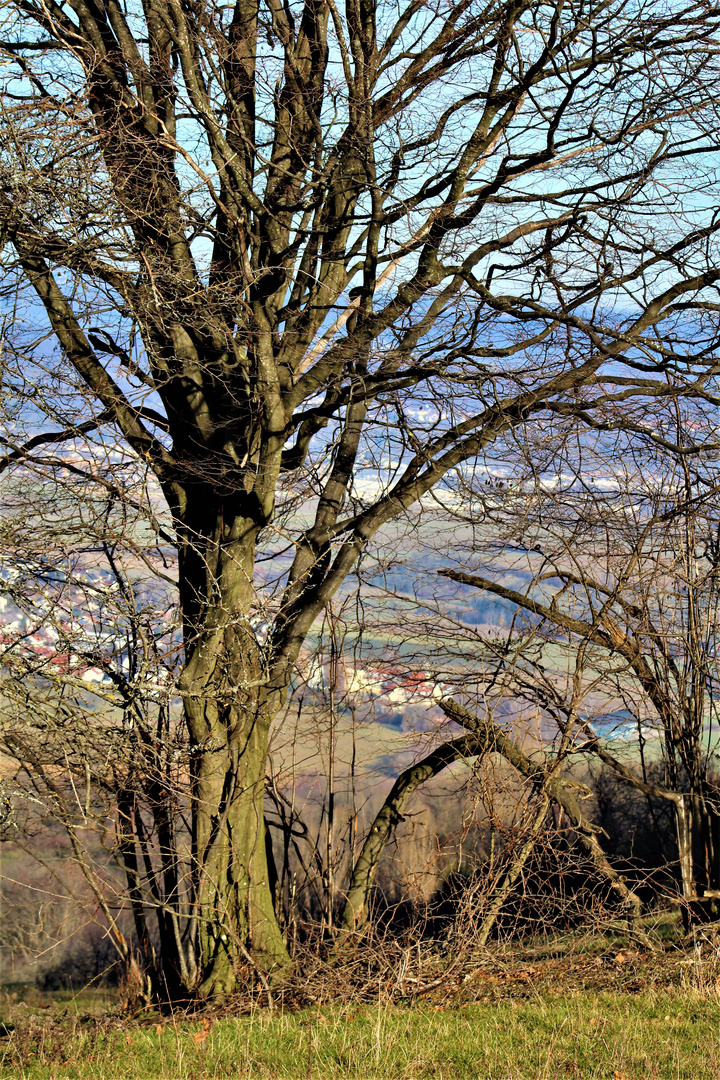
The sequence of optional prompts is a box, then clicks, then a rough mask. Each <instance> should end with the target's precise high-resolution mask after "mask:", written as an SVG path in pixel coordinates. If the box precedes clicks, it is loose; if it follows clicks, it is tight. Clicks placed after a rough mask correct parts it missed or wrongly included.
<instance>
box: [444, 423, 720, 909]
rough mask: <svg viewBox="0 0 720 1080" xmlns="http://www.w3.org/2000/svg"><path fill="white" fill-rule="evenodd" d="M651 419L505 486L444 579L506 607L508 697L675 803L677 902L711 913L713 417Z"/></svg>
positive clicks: (588, 442) (719, 879)
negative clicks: (468, 562)
mask: <svg viewBox="0 0 720 1080" xmlns="http://www.w3.org/2000/svg"><path fill="white" fill-rule="evenodd" d="M711 407H712V408H714V402H712V403H711ZM655 420H656V425H655V428H654V430H647V429H646V430H645V431H642V432H641V431H640V429H639V427H638V429H637V430H636V431H635V432H630V433H628V432H627V431H626V432H623V433H622V435H620V436H617V435H613V436H608V435H605V434H602V435H595V434H593V435H592V437H591V438H589V439H588V438H586V439H585V440H580V441H579V442H576V444H575V453H574V454H572V453H569V452H566V453H565V454H564V455H563V465H562V469H563V471H562V474H561V475H558V474H556V475H555V476H554V477H553V478H552V482H549V477H548V476H547V475H546V477H545V482H544V484H543V482H542V480H541V481H540V482H539V483H538V484H533V485H528V486H527V487H525V490H523V491H521V490H519V489H517V490H515V491H514V492H512V493H509V494H508V495H507V496H506V499H505V502H506V506H505V507H503V508H500V507H498V514H497V516H496V523H495V530H496V531H495V541H494V547H495V550H494V553H490V552H489V551H488V550H487V547H485V550H484V552H483V551H482V550H481V549H482V548H483V545H482V544H480V545H479V546H478V549H477V550H476V554H475V557H474V559H475V561H476V562H479V564H480V565H479V568H478V569H479V570H480V571H481V572H477V571H476V570H473V572H471V573H468V572H466V571H461V570H455V569H446V570H442V571H441V573H442V574H444V575H445V576H446V577H448V578H451V579H452V580H453V581H454V582H456V583H459V584H462V585H464V586H470V587H472V588H478V589H481V590H483V592H484V593H485V594H487V595H491V596H495V597H498V598H500V599H501V600H502V601H505V602H507V603H509V604H510V605H512V606H513V607H514V608H515V611H516V616H515V620H516V621H515V624H514V627H513V631H512V634H511V638H512V645H509V643H507V642H506V643H505V645H502V646H501V645H500V644H499V643H498V642H497V641H496V642H495V643H490V642H489V641H487V639H486V646H487V647H489V648H490V649H491V650H492V651H494V653H495V655H496V656H497V658H498V664H499V666H501V667H502V668H503V670H504V672H505V675H506V676H509V680H508V682H507V683H506V689H507V692H510V693H513V694H515V695H517V696H519V697H522V698H525V699H527V700H532V701H534V702H536V703H538V704H539V705H540V707H541V708H542V709H543V710H544V712H545V714H546V716H547V718H548V727H547V732H548V737H549V738H551V737H552V728H553V726H554V725H557V727H558V728H559V730H560V732H562V737H563V739H567V737H568V735H571V738H572V742H573V752H574V753H575V754H578V755H582V756H590V757H591V758H598V759H600V760H601V761H602V762H604V763H605V765H607V766H609V767H610V768H611V769H612V770H613V771H614V772H615V774H616V775H618V776H620V777H622V778H623V779H624V780H625V781H627V782H629V783H630V784H632V785H633V786H634V787H635V788H636V789H638V790H639V791H641V792H643V793H644V794H645V795H646V796H647V797H648V798H651V797H652V798H660V799H665V800H667V801H669V802H670V803H671V804H672V806H673V808H674V811H675V817H676V824H677V840H678V856H679V866H680V873H681V880H682V893H683V897H684V899H685V900H686V901H687V902H688V903H689V904H690V905H691V906H692V905H693V904H694V905H695V910H696V911H697V912H699V911H703V913H704V914H705V915H711V916H712V915H714V913H715V912H716V910H717V901H718V899H720V851H719V850H718V828H719V823H720V803H719V802H718V776H717V748H716V734H715V732H716V726H717V709H718V698H717V677H718V629H719V627H720V620H719V612H718V583H719V579H718V573H719V571H720V559H719V551H720V549H719V547H718V505H717V490H718V489H717V470H716V457H717V453H716V444H715V425H714V422H713V420H712V414H710V415H709V416H707V415H705V416H704V415H703V414H702V412H700V410H699V409H693V410H687V411H685V412H683V410H681V409H680V406H679V404H678V403H675V405H674V406H673V407H671V408H668V409H667V410H662V411H660V412H659V414H658V413H656V416H655ZM657 433H661V435H660V441H661V443H662V444H663V445H661V446H660V447H658V445H657V443H658V438H657ZM640 434H641V435H643V436H644V437H645V438H644V439H643V441H642V442H641V441H640V440H639V439H638V435H640ZM648 442H649V446H648ZM583 443H584V445H583ZM643 443H644V445H643ZM703 444H704V445H703ZM703 449H704V453H702V452H701V451H702V450H703ZM510 507H512V511H511V512H510V515H509V516H508V518H507V519H506V529H505V531H503V530H502V528H501V527H500V518H502V517H504V515H505V513H506V511H507V510H509V508H510ZM509 567H512V569H511V570H510V576H511V577H514V579H515V580H514V581H508V576H509V575H508V568H509ZM523 613H524V614H523ZM571 678H572V680H573V681H575V682H577V680H578V679H580V681H581V682H582V683H583V685H584V689H583V694H582V699H583V701H584V704H583V706H582V708H578V706H577V704H575V703H573V702H572V701H570V700H569V699H568V696H567V690H566V686H565V684H566V682H567V680H568V679H571ZM613 731H614V732H615V736H616V737H617V734H618V731H619V733H620V735H621V737H622V738H624V740H625V746H626V747H627V746H628V744H629V745H630V746H634V753H633V755H632V758H631V759H630V760H629V759H628V756H627V753H625V754H623V753H622V752H620V751H618V750H616V749H615V748H614V746H613V742H612V735H613ZM617 745H618V744H617V743H616V744H615V746H617ZM620 745H622V743H621V744H620ZM659 767H661V774H660V775H659V776H658V768H659ZM703 898H704V901H703Z"/></svg>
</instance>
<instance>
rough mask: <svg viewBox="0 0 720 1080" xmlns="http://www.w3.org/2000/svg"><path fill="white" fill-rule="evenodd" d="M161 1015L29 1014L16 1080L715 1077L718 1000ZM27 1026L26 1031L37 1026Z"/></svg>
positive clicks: (683, 995) (6, 1066) (584, 998)
mask: <svg viewBox="0 0 720 1080" xmlns="http://www.w3.org/2000/svg"><path fill="white" fill-rule="evenodd" d="M209 1023H210V1022H209V1021H202V1020H195V1021H183V1022H177V1023H175V1022H173V1021H172V1020H168V1019H167V1018H165V1019H163V1020H157V1021H152V1023H149V1024H144V1025H135V1026H125V1027H122V1028H119V1029H116V1030H107V1029H103V1027H102V1026H98V1025H97V1024H93V1023H92V1022H88V1023H85V1024H83V1023H82V1022H81V1021H80V1019H79V1018H77V1017H75V1018H72V1019H68V1020H66V1021H64V1022H63V1023H58V1022H56V1021H49V1020H48V1019H47V1018H45V1019H43V1018H40V1017H35V1018H29V1020H28V1023H27V1024H26V1025H24V1026H22V1027H21V1026H20V1025H18V1027H17V1028H16V1030H15V1031H13V1032H11V1033H10V1035H9V1036H8V1037H7V1038H5V1039H3V1040H2V1043H1V1044H0V1046H2V1050H1V1051H0V1053H2V1055H3V1056H2V1063H1V1064H0V1076H2V1077H8V1078H9V1077H13V1078H14V1080H210V1078H221V1080H222V1078H228V1080H229V1078H233V1080H245V1078H248V1080H249V1078H256V1077H257V1078H261V1077H262V1078H265V1077H267V1078H270V1077H273V1078H278V1080H279V1078H287V1080H295V1078H297V1080H325V1078H327V1080H329V1078H333V1080H335V1078H348V1080H349V1078H358V1080H360V1078H362V1080H376V1078H377V1080H396V1078H397V1080H400V1078H403V1080H414V1078H421V1077H434V1078H436V1080H461V1078H462V1080H464V1078H471V1077H472V1078H473V1080H474V1078H478V1080H494V1078H498V1080H500V1078H503V1080H526V1078H527V1080H530V1078H532V1080H540V1078H551V1080H561V1078H564V1077H583V1078H585V1077H587V1078H591V1077H593V1078H594V1077H598V1078H603V1080H606V1078H607V1080H635V1078H638V1077H652V1078H655V1080H661V1078H663V1080H664V1078H667V1080H680V1078H687V1080H705V1078H707V1080H710V1078H713V1080H715V1078H719V1077H720V999H718V996H717V994H716V993H715V992H710V993H705V994H700V993H696V992H693V991H688V990H673V991H670V992H647V993H642V994H628V993H592V992H583V993H579V994H575V995H570V996H560V995H557V996H556V995H553V994H548V993H545V994H544V995H543V996H542V997H540V996H538V997H535V998H530V999H529V1000H520V1001H512V1000H508V1001H500V1002H497V1003H493V1004H490V1003H482V1004H470V1005H466V1006H461V1007H459V1008H453V1007H449V1006H448V1007H447V1008H437V1007H435V1008H434V1007H432V1006H414V1007H404V1006H401V1005H389V1006H387V1007H385V1006H374V1007H367V1006H365V1007H356V1008H354V1009H341V1008H325V1009H317V1010H312V1011H305V1012H301V1013H294V1014H284V1015H277V1014H276V1015H272V1014H269V1013H262V1012H258V1013H256V1014H255V1015H253V1016H249V1017H243V1018H238V1019H222V1020H218V1021H217V1022H216V1023H212V1024H210V1026H209V1028H208V1026H207V1025H208V1024H209ZM33 1025H34V1026H33Z"/></svg>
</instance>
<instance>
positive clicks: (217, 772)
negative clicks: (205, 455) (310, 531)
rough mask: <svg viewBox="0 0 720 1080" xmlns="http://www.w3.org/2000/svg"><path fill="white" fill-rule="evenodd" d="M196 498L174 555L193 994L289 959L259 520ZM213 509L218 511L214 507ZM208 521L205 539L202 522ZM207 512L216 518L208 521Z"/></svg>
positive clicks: (217, 990)
mask: <svg viewBox="0 0 720 1080" xmlns="http://www.w3.org/2000/svg"><path fill="white" fill-rule="evenodd" d="M205 495H206V498H205V499H201V500H199V506H198V511H199V512H198V514H197V516H196V518H195V521H196V528H195V529H194V530H192V534H191V535H190V534H189V530H188V529H187V521H188V515H187V514H186V515H185V519H184V522H183V524H184V526H185V535H186V536H189V539H188V543H187V544H186V545H185V546H184V549H183V557H182V559H181V564H180V577H181V583H180V588H181V598H182V603H183V615H184V619H185V651H186V664H185V669H184V671H183V674H182V678H181V680H180V688H181V692H182V694H183V698H184V709H185V716H186V719H187V724H188V729H189V732H190V741H191V775H192V859H193V893H194V912H193V915H194V918H195V935H196V936H195V955H196V959H197V965H198V979H197V981H198V986H197V993H198V994H199V996H201V997H211V996H214V997H217V996H223V995H225V994H228V993H230V992H232V990H233V988H234V986H235V982H236V977H237V971H238V968H239V967H240V966H241V965H242V964H244V963H246V961H247V960H248V959H249V958H250V957H252V963H253V964H255V965H257V966H258V967H259V968H261V969H265V970H272V969H276V968H278V967H280V966H282V965H284V964H286V963H287V962H288V954H287V950H286V948H285V944H284V941H283V938H282V934H281V932H280V928H279V926H278V923H277V920H276V917H275V911H274V907H273V901H272V894H271V890H270V886H269V879H268V866H267V857H266V849H265V825H264V819H263V796H264V788H265V766H266V756H267V739H268V729H269V725H270V721H271V719H272V716H271V715H270V714H269V711H268V705H267V700H266V694H265V690H264V669H263V658H262V653H261V649H260V646H259V644H258V641H257V640H256V638H255V634H254V632H253V630H252V627H251V625H250V622H249V619H248V614H249V609H250V602H251V598H252V573H253V557H254V544H255V535H256V533H257V525H256V524H255V522H253V521H252V520H248V518H247V517H244V518H243V517H240V516H239V515H235V516H230V515H229V514H228V506H227V505H226V504H223V505H221V506H219V507H218V506H217V505H215V506H213V503H212V501H211V502H210V504H209V505H208V501H207V492H206V493H205ZM213 511H214V513H213ZM208 519H210V521H212V522H213V524H214V528H213V530H212V534H211V535H210V536H208V535H207V532H206V530H205V528H204V526H205V524H206V522H207V521H208ZM213 519H214V521H213Z"/></svg>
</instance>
